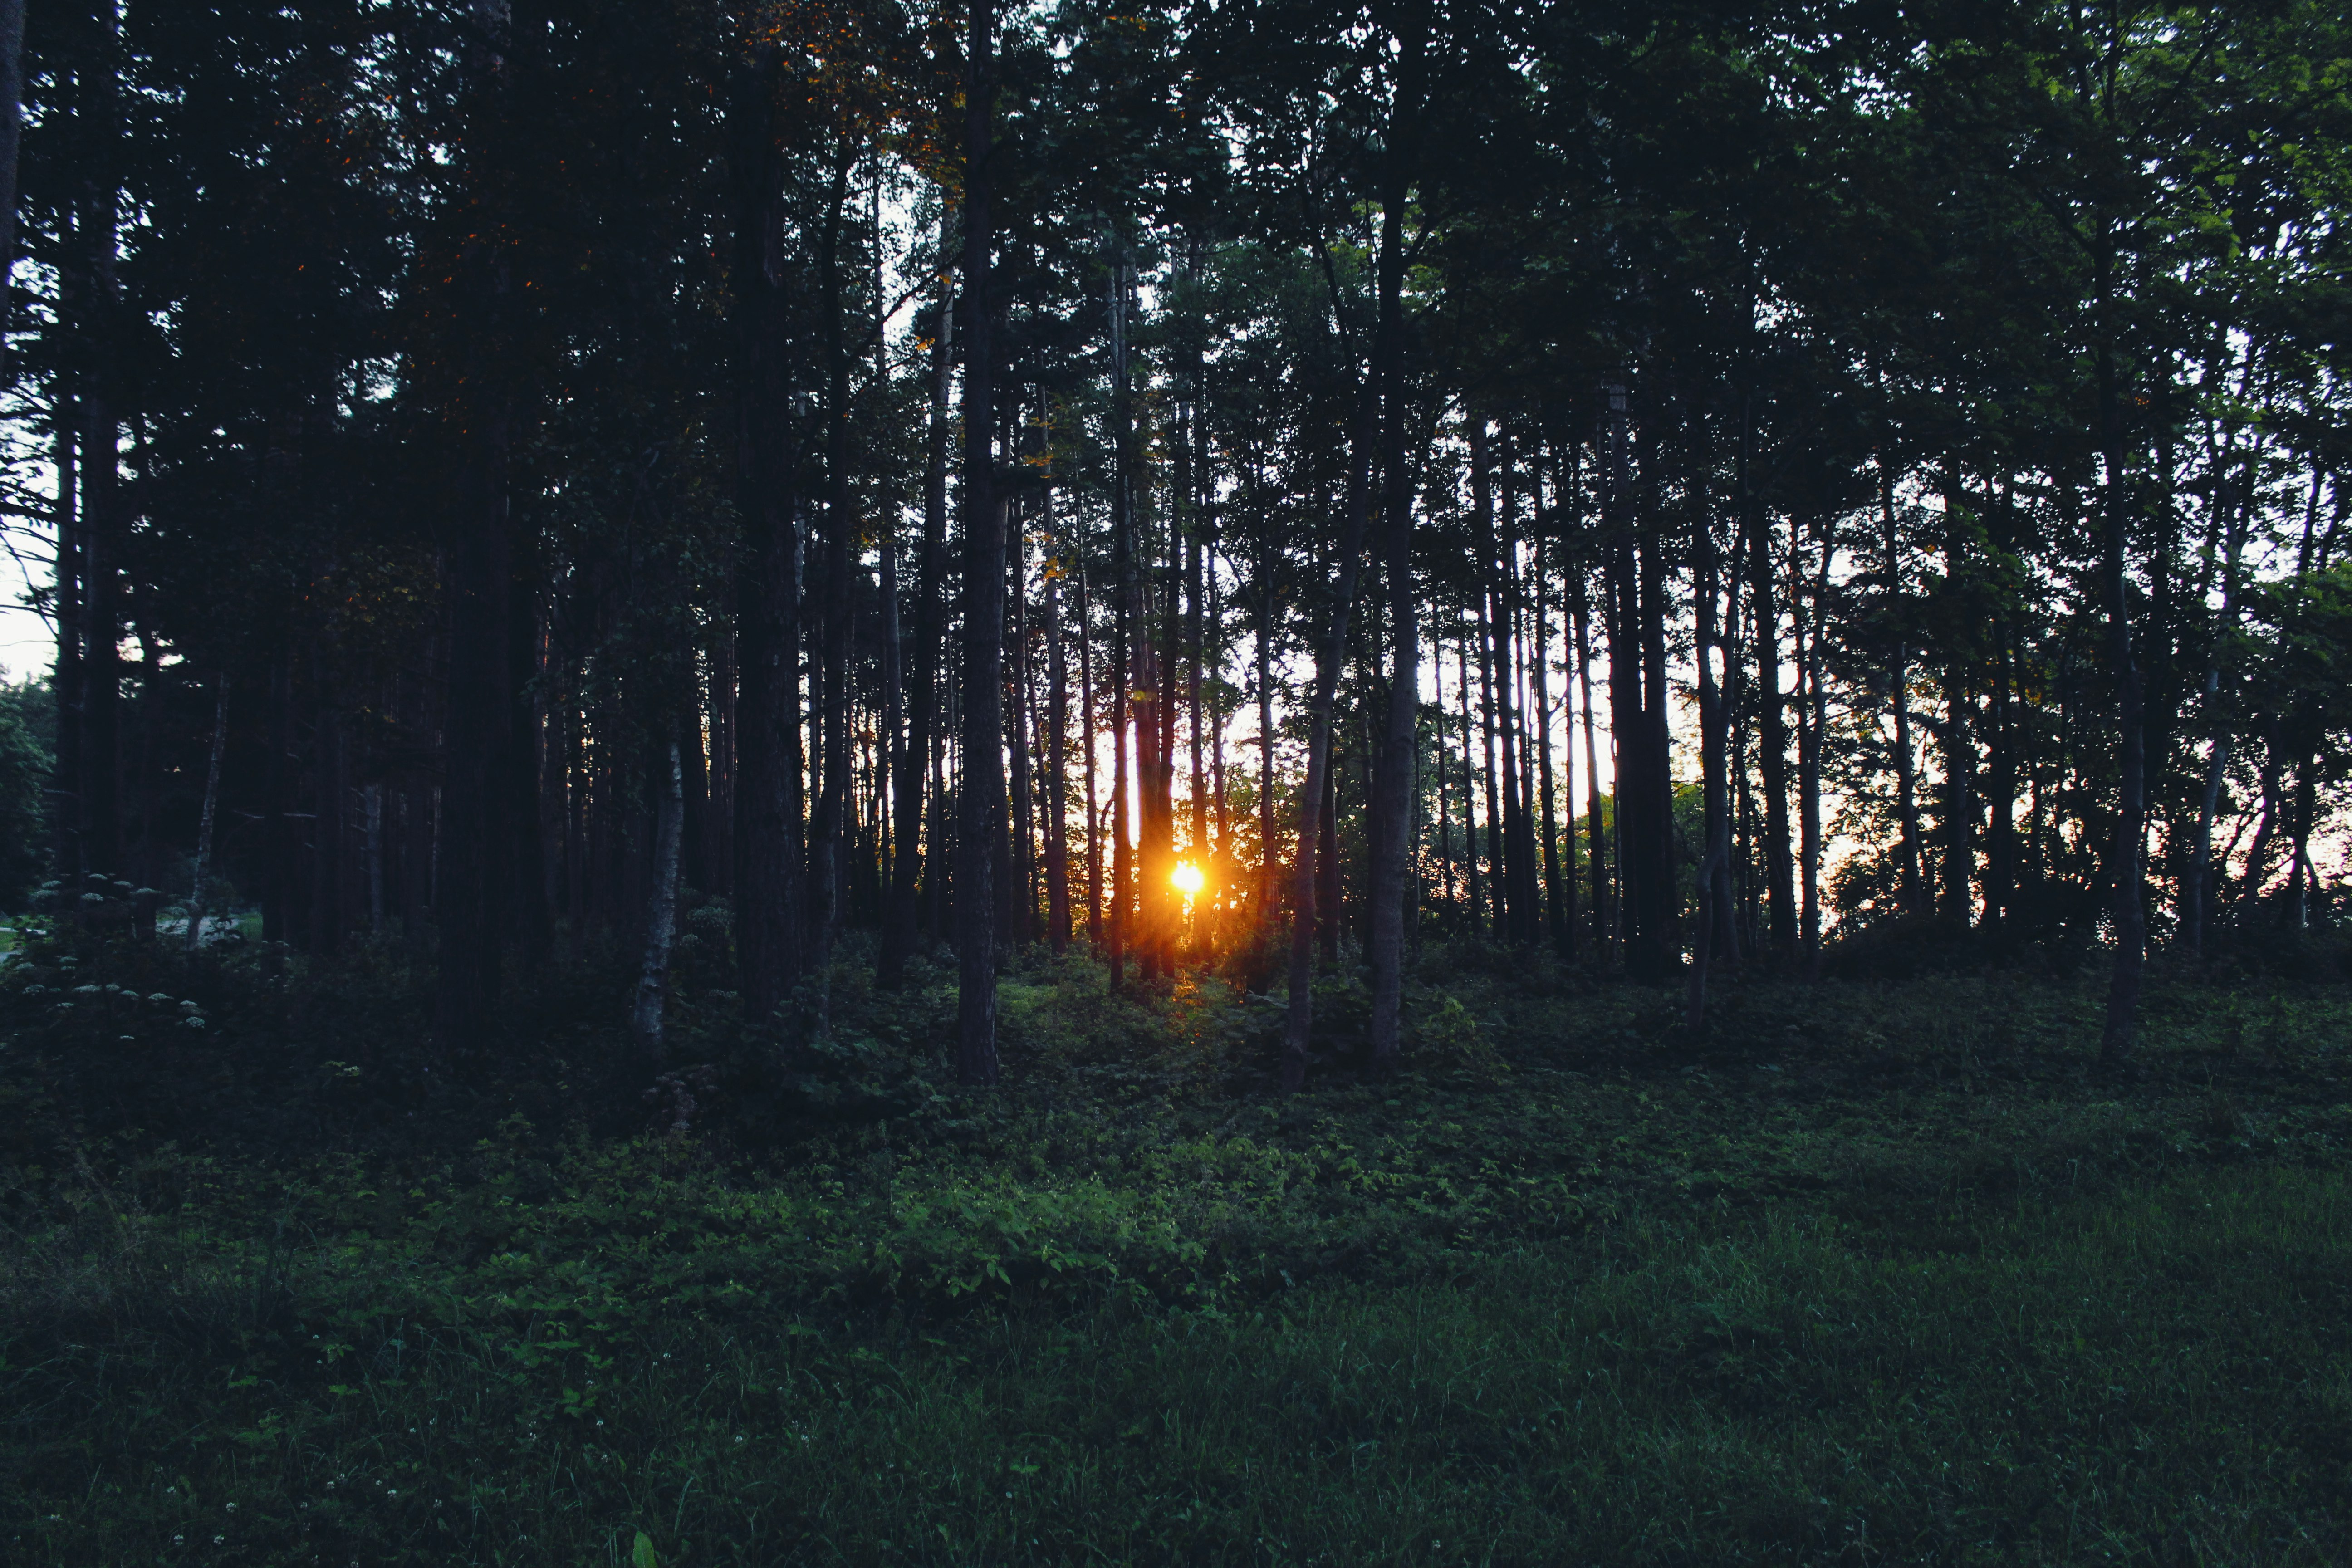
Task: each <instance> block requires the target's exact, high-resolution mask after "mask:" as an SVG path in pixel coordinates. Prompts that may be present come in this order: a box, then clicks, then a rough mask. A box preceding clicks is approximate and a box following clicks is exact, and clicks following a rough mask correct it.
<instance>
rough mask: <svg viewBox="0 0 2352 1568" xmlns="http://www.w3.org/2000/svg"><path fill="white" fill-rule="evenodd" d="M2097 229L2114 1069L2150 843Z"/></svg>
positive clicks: (2126, 1012)
mask: <svg viewBox="0 0 2352 1568" xmlns="http://www.w3.org/2000/svg"><path fill="white" fill-rule="evenodd" d="M2100 223H2101V228H2100V235H2099V248H2098V252H2097V268H2098V276H2097V279H2096V289H2097V293H2096V301H2097V316H2096V321H2097V330H2098V334H2099V342H2098V351H2097V362H2098V390H2099V447H2100V455H2101V458H2102V459H2103V468H2104V470H2105V471H2104V472H2103V474H2102V475H2101V478H2102V479H2103V481H2104V487H2105V495H2104V497H2103V498H2102V500H2104V503H2105V507H2104V510H2105V513H2106V517H2105V521H2106V530H2105V532H2106V538H2105V547H2106V548H2105V555H2106V560H2105V578H2106V599H2107V658H2108V660H2109V662H2110V664H2111V665H2112V666H2113V668H2114V669H2115V676H2116V750H2117V752H2118V753H2119V758H2120V767H2119V768H2118V780H2117V789H2116V795H2117V800H2116V836H2115V841H2114V845H2113V847H2112V848H2111V849H2110V850H2109V852H2108V857H2107V863H2108V877H2109V879H2110V881H2111V882H2112V884H2113V889H2114V893H2115V900H2116V902H2115V927H2116V965H2115V973H2114V974H2113V976H2112V978H2111V979H2110V981H2109V983H2108V986H2107V1016H2106V1021H2105V1027H2104V1028H2103V1029H2102V1030H2101V1032H2100V1037H2099V1057H2100V1059H2101V1060H2103V1061H2105V1062H2107V1063H2109V1064H2115V1063H2119V1062H2122V1061H2124V1060H2126V1059H2127V1058H2129V1057H2130V1055H2131V1050H2132V1036H2133V1032H2134V1028H2135V1025H2136V1022H2137V1014H2138V1010H2139V985H2140V971H2141V967H2142V964H2143V963H2144V962H2145V960H2146V954H2147V906H2146V904H2145V903H2144V901H2143V889H2142V887H2141V883H2142V880H2143V874H2142V867H2141V858H2142V844H2143V840H2144V839H2145V838H2146V837H2147V754H2146V751H2145V731H2146V729H2147V715H2146V713H2145V712H2144V711H2143V710H2142V701H2141V700H2142V695H2143V693H2142V686H2141V670H2140V665H2139V659H2138V657H2137V649H2136V648H2135V647H2134V646H2133V642H2132V626H2131V584H2130V570H2131V562H2130V555H2129V551H2130V541H2131V502H2130V495H2129V483H2130V481H2129V479H2128V478H2127V477H2126V473H2125V471H2124V430H2123V417H2122V412H2121V410H2120V408H2119V407H2118V400H2119V396H2120V394H2119V392H2118V390H2117V387H2116V360H2115V343H2114V325H2113V321H2112V319H2111V308H2112V305H2113V301H2114V273H2115V251H2114V239H2115V237H2114V233H2113V230H2112V228H2110V227H2109V226H2107V224H2106V220H2105V219H2104V218H2102V219H2101V220H2100Z"/></svg>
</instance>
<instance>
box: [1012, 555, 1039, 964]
mask: <svg viewBox="0 0 2352 1568" xmlns="http://www.w3.org/2000/svg"><path fill="white" fill-rule="evenodd" d="M1005 554H1006V562H1005V565H1006V569H1007V574H1008V578H1009V583H1008V587H1007V591H1008V592H1009V593H1010V594H1011V595H1013V616H1012V620H1013V627H1012V636H1013V678H1012V680H1011V682H1010V684H1011V687H1012V690H1013V722H1012V723H1011V724H1010V725H1009V726H1007V729H1006V733H1005V741H1006V744H1007V749H1008V750H1010V751H1011V752H1012V753H1013V854H1012V872H1013V875H1012V877H1011V879H1010V884H1011V885H1010V887H1009V888H1008V889H1007V891H1008V892H1009V893H1011V894H1012V898H1011V900H1010V901H1011V904H1012V915H1013V921H1012V924H1011V926H1010V927H1009V928H1007V930H1006V931H1005V936H1006V938H1007V940H1009V941H1011V942H1034V941H1035V940H1036V939H1037V876H1036V870H1037V853H1036V849H1037V823H1036V798H1035V792H1034V789H1033V787H1032V784H1033V781H1032V779H1031V776H1030V766H1029V736H1030V732H1031V728H1032V726H1031V724H1030V716H1031V714H1032V713H1033V711H1034V707H1033V702H1032V683H1031V681H1030V679H1029V594H1028V584H1029V531H1028V528H1027V527H1026V526H1025V523H1023V522H1020V521H1016V522H1014V523H1013V525H1012V526H1010V527H1009V528H1007V530H1006V531H1005Z"/></svg>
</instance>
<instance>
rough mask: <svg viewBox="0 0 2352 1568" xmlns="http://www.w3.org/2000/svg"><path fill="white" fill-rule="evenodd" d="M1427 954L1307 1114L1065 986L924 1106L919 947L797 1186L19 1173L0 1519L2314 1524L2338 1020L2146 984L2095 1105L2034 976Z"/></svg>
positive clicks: (318, 1166) (1008, 995)
mask: <svg viewBox="0 0 2352 1568" xmlns="http://www.w3.org/2000/svg"><path fill="white" fill-rule="evenodd" d="M1447 979H1448V982H1449V983H1448V984H1447V985H1445V986H1444V987H1437V986H1425V987H1424V989H1423V991H1421V992H1420V993H1418V994H1416V996H1415V998H1414V1003H1413V1016H1414V1020H1415V1033H1416V1037H1415V1041H1414V1044H1415V1052H1416V1054H1415V1061H1416V1067H1415V1068H1414V1070H1413V1071H1412V1073H1411V1074H1409V1075H1408V1076H1407V1077H1406V1078H1405V1079H1402V1080H1399V1081H1393V1082H1389V1083H1384V1084H1374V1083H1362V1082H1356V1081H1353V1080H1352V1079H1350V1078H1349V1076H1348V1075H1347V1074H1345V1073H1344V1072H1339V1073H1330V1072H1327V1074H1326V1075H1325V1077H1323V1078H1322V1079H1318V1087H1317V1088H1316V1089H1312V1090H1310V1092H1308V1093H1307V1094H1306V1095H1303V1096H1301V1097H1298V1098H1297V1100H1290V1101H1278V1100H1275V1099H1273V1098H1272V1097H1270V1096H1267V1095H1265V1093H1263V1092H1262V1089H1263V1085H1262V1073H1263V1071H1264V1068H1265V1049H1264V1047H1265V1040H1264V1038H1263V1037H1264V1036H1265V1033H1266V1032H1267V1027H1268V1020H1267V1018H1266V1016H1265V1015H1267V1014H1268V1013H1270V1011H1271V1009H1268V1008H1266V1007H1265V1005H1263V1004H1258V1003H1253V1002H1251V1001H1249V1000H1247V999H1246V998H1244V997H1242V996H1239V995H1237V994H1234V993H1232V992H1230V991H1228V990H1226V989H1224V988H1223V987H1222V986H1220V985H1218V984H1214V983H1204V984H1185V985H1182V986H1180V987H1179V988H1178V989H1177V990H1176V991H1175V992H1174V993H1173V994H1169V995H1166V996H1164V997H1161V998H1160V999H1157V1000H1153V1001H1148V1002H1139V1001H1136V1000H1133V999H1114V998H1111V997H1108V996H1106V995H1105V994H1103V993H1102V991H1101V988H1100V984H1099V980H1098V977H1097V976H1095V975H1094V974H1092V973H1091V972H1089V971H1087V970H1085V969H1083V968H1081V967H1078V966H1075V965H1073V966H1070V967H1067V968H1064V969H1059V970H1056V969H1054V968H1051V967H1048V966H1041V967H1039V968H1037V969H1034V970H1031V971H1028V972H1025V973H1022V974H1020V975H1016V976H1014V977H1013V979H1012V980H1011V981H1010V982H1009V983H1008V984H1007V985H1006V987H1005V990H1004V996H1003V1016H1004V1033H1005V1039H1006V1050H1007V1056H1008V1082H1009V1084H1010V1087H1009V1088H1008V1089H1006V1090H1004V1091H1001V1092H999V1093H997V1094H994V1095H992V1096H985V1097H980V1098H977V1099H967V1098H964V1097H961V1096H957V1095H954V1094H951V1093H946V1092H941V1091H936V1090H931V1089H926V1088H923V1087H922V1085H923V1082H924V1079H922V1078H921V1076H920V1075H921V1074H922V1073H923V1072H925V1071H928V1070H930V1069H929V1068H926V1067H925V1063H926V1062H931V1061H935V1059H936V1058H934V1057H933V1056H932V1055H931V1053H932V1052H933V1051H934V1050H935V1049H936V1047H937V1043H938V1038H939V1034H940V1030H941V1029H943V1028H945V1027H946V1023H945V1018H946V1017H949V1016H951V1011H945V1012H943V1010H945V1009H947V1008H948V993H947V992H946V990H945V989H944V982H943V981H940V980H939V979H938V978H937V977H933V978H932V980H931V982H930V983H929V984H926V985H925V986H923V987H921V988H919V989H918V991H917V992H916V994H914V995H912V996H910V997H906V998H899V999H887V998H872V997H861V996H859V995H857V994H856V993H855V987H854V986H847V987H845V994H844V995H842V996H841V997H839V998H838V999H837V1003H838V1006H837V1014H838V1021H837V1024H836V1041H835V1047H833V1049H834V1050H835V1053H836V1054H837V1055H838V1056H839V1057H840V1058H841V1061H840V1062H837V1063H835V1065H834V1066H833V1067H831V1068H827V1069H826V1070H828V1071H831V1072H833V1073H834V1076H835V1079H837V1080H839V1081H840V1082H843V1083H851V1084H854V1083H855V1082H856V1081H857V1080H858V1079H859V1077H860V1075H861V1074H864V1075H866V1076H873V1075H875V1074H884V1075H885V1076H887V1072H888V1071H899V1072H912V1073H915V1074H916V1075H917V1076H916V1077H915V1078H913V1079H908V1080H905V1081H898V1082H896V1083H895V1084H894V1086H893V1087H892V1088H891V1089H889V1095H890V1096H891V1097H892V1098H890V1100H889V1101H888V1103H889V1105H890V1107H891V1112H890V1114H887V1115H882V1114H878V1113H877V1114H873V1115H871V1116H870V1117H868V1118H867V1119H866V1120H857V1119H856V1118H851V1119H850V1120H848V1121H844V1120H843V1119H842V1115H843V1114H844V1113H841V1112H839V1111H838V1110H837V1111H836V1112H835V1113H834V1114H833V1115H831V1116H830V1117H829V1118H813V1119H810V1120H808V1121H805V1122H803V1124H801V1126H802V1130H801V1131H799V1132H798V1133H796V1134H795V1135H794V1136H793V1138H792V1139H790V1140H788V1142H787V1143H786V1144H785V1145H783V1146H781V1147H779V1148H777V1149H776V1150H775V1151H774V1152H773V1153H772V1155H761V1154H759V1153H757V1152H754V1151H753V1150H751V1148H750V1147H749V1146H739V1147H736V1148H734V1149H732V1150H731V1152H730V1148H729V1147H728V1145H727V1142H726V1134H725V1133H724V1131H723V1127H722V1124H721V1122H719V1121H716V1120H714V1121H713V1123H712V1130H711V1131H709V1133H707V1134H698V1135H696V1136H693V1137H689V1138H688V1139H684V1140H677V1139H660V1138H650V1137H648V1138H636V1139H631V1138H625V1137H613V1136H593V1135H590V1134H589V1133H588V1132H586V1131H584V1130H583V1129H581V1128H577V1127H575V1128H574V1129H573V1130H572V1131H570V1132H566V1133H560V1134H558V1133H554V1132H552V1131H550V1132H541V1131H537V1130H534V1129H531V1128H530V1127H528V1126H526V1125H525V1124H524V1123H523V1122H522V1121H521V1120H520V1119H519V1118H510V1119H509V1121H508V1123H507V1124H506V1126H505V1127H504V1129H503V1130H502V1131H499V1132H497V1133H494V1134H493V1135H491V1136H490V1137H488V1138H486V1139H483V1140H480V1141H478V1142H477V1143H475V1144H474V1145H473V1146H472V1147H470V1148H468V1149H465V1150H462V1151H459V1152H447V1153H432V1152H425V1151H421V1150H417V1151H410V1152H398V1151H392V1152H379V1153H377V1154H373V1155H369V1156H366V1157H362V1156H360V1155H357V1154H352V1153H345V1154H341V1155H327V1156H318V1157H311V1158H309V1159H306V1160H303V1161H299V1162H296V1163H290V1164H289V1163H285V1162H277V1163H268V1162H264V1161H260V1160H257V1159H256V1158H253V1157H252V1156H250V1155H249V1154H244V1153H239V1152H235V1151H228V1150H215V1151H211V1152H205V1151H199V1150H194V1149H191V1148H187V1147H178V1148H164V1147H160V1146H152V1145H148V1146H142V1147H138V1148H130V1147H127V1146H126V1147H123V1148H119V1149H117V1150H115V1151H114V1152H113V1154H112V1155H111V1157H110V1159H109V1160H107V1161H92V1162H88V1163H85V1164H84V1166H83V1167H82V1168H81V1169H80V1171H79V1173H71V1174H67V1173H53V1174H52V1175H51V1176H50V1178H48V1180H49V1185H48V1186H47V1187H46V1188H43V1189H40V1191H39V1193H38V1194H37V1193H36V1190H35V1186H34V1185H33V1184H32V1179H31V1178H29V1177H24V1176H20V1177H19V1178H18V1185H17V1186H16V1188H14V1189H13V1193H14V1198H13V1205H12V1207H11V1208H10V1209H9V1210H8V1212H11V1213H14V1214H16V1215H17V1216H18V1218H17V1220H16V1224H15V1227H14V1229H13V1230H12V1231H11V1233H10V1234H9V1235H8V1236H7V1237H5V1238H0V1240H5V1254H0V1357H5V1362H0V1412H5V1414H0V1422H5V1426H0V1543H5V1546H6V1547H7V1552H6V1553H5V1555H6V1556H7V1558H8V1560H9V1561H11V1562H12V1563H13V1562H20V1561H21V1562H24V1563H40V1564H58V1565H77V1568H78V1565H80V1564H88V1563H163V1564H174V1565H176V1564H183V1563H185V1564H200V1563H201V1564H212V1563H221V1564H227V1563H289V1564H292V1563H314V1562H315V1563H348V1562H352V1561H359V1562H363V1563H371V1564H373V1563H418V1564H422V1563H434V1564H455V1563H468V1564H470V1563H482V1564H490V1563H565V1564H575V1563H631V1564H633V1565H634V1564H635V1563H637V1562H638V1561H639V1557H638V1549H637V1543H638V1538H639V1536H640V1534H642V1535H643V1537H644V1539H645V1542H646V1550H647V1551H649V1552H652V1553H653V1554H654V1556H655V1557H656V1559H657V1560H658V1561H659V1562H660V1563H686V1564H698V1563H812V1564H814V1563H874V1564H883V1563H936V1564H941V1565H949V1564H955V1565H962V1564H978V1563H1250V1564H1275V1563H1401V1564H1402V1563H1414V1564H1421V1563H1428V1564H1437V1563H1448V1564H1451V1563H1497V1564H1499V1563H1608V1564H1617V1563H1693V1564H1696V1563H1829V1562H1839V1563H1879V1562H1885V1563H2109V1562H2113V1563H2163V1564H2171V1563H2216V1564H2220V1563H2231V1564H2235V1563H2340V1562H2343V1561H2346V1560H2347V1557H2352V1510H2347V1502H2346V1500H2347V1498H2352V1307H2347V1302H2352V1187H2348V1186H2347V1173H2352V1160H2347V1158H2346V1152H2347V1141H2352V1107H2348V1106H2347V1103H2346V1094H2345V1090H2344V1082H2345V1079H2344V1074H2343V1070H2342V1069H2343V1068H2344V1066H2345V1055H2346V1053H2345V1043H2346V1039H2347V1031H2346V1028H2345V1024H2346V1021H2347V1016H2352V1008H2347V1002H2346V997H2345V995H2344V994H2343V993H2342V991H2341V990H2340V989H2337V988H2333V987H2328V986H2303V987H2297V988H2281V989H2278V990H2276V991H2275V992H2274V993H2272V994H2250V993H2248V992H2247V991H2245V990H2244V989H2243V988H2240V989H2237V990H2226V991H2225V990H2214V989H2211V988H2208V987H2204V986H2200V985H2191V984H2169V985H2160V986H2158V988H2157V989H2156V990H2155V991H2154V992H2153V993H2152V994H2151V997H2150V1007H2149V1012H2150V1022H2149V1030H2148V1040H2147V1048H2146V1055H2145V1063H2146V1065H2145V1067H2144V1068H2143V1069H2142V1070H2141V1071H2140V1072H2139V1073H2138V1074H2136V1075H2130V1076H2126V1077H2124V1078H2119V1079H2116V1078H2101V1077H2099V1076H2097V1075H2096V1074H2095V1073H2093V1072H2091V1071H2090V1070H2088V1068H2087V1067H2086V1065H2085V1064H2086V1063H2087V1060H2088V1057H2089V1050H2090V1047H2091V1045H2092V1043H2093V1042H2095V1037H2096V1004H2095V994H2093V993H2091V992H2088V991H2084V990H2078V989H2076V988H2075V987H2074V986H2072V985H2070V984H2061V983H2054V982H2053V983H2037V984H2020V983H2012V982H1981V981H1919V982H1910V983H1905V984H1825V985H1822V986H1819V987H1798V986H1789V987H1780V986H1769V985H1756V986H1750V987H1748V988H1746V989H1745V990H1742V991H1738V992H1735V993H1733V994H1731V995H1729V996H1727V999H1726V1003H1725V1005H1724V1006H1723V1007H1722V1008H1721V1009H1720V1011H1719V1013H1718V1015H1717V1023H1716V1025H1715V1026H1714V1027H1713V1029H1712V1030H1711V1031H1710V1032H1709V1033H1707V1034H1706V1035H1704V1036H1701V1037H1690V1036H1688V1035H1687V1034H1686V1033H1685V1032H1684V1031H1682V1030H1681V1028H1680V1026H1679V1024H1678V1023H1676V1022H1675V1021H1674V1015H1675V1008H1674V1006H1673V1005H1672V1001H1671V999H1664V1000H1663V1001H1662V1000H1661V999H1659V998H1655V997H1651V996H1648V995H1647V994H1643V993H1641V992H1638V991H1633V990H1623V989H1614V988H1603V989H1600V990H1591V991H1583V990H1578V989H1576V988H1574V987H1563V986H1559V985H1555V984H1547V983H1536V984H1530V983H1527V982H1525V981H1523V980H1521V979H1516V978H1508V977H1505V978H1493V979H1482V978H1480V977H1479V976H1478V975H1477V974H1476V973H1471V972H1463V973H1449V974H1448V976H1447ZM1347 1005H1348V1003H1347V999H1346V998H1345V997H1344V996H1343V997H1339V998H1335V1005H1334V1007H1333V1009H1332V1011H1333V1014H1334V1016H1336V1017H1338V1018H1339V1019H1341V1020H1342V1021H1343V1022H1344V1019H1345V1016H1346V1010H1347ZM893 1064H896V1066H895V1067H894V1066H893ZM843 1092H844V1093H845V1094H848V1093H849V1091H848V1090H844V1091H843ZM880 1102H881V1100H880V1099H879V1098H877V1100H876V1103H880ZM840 1103H841V1104H844V1105H853V1104H856V1103H862V1102H859V1101H856V1100H855V1097H854V1096H852V1097H851V1098H850V1099H846V1100H842V1101H841V1102H840ZM37 1197H38V1200H39V1201H36V1198H37ZM215 1538H217V1539H215Z"/></svg>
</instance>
